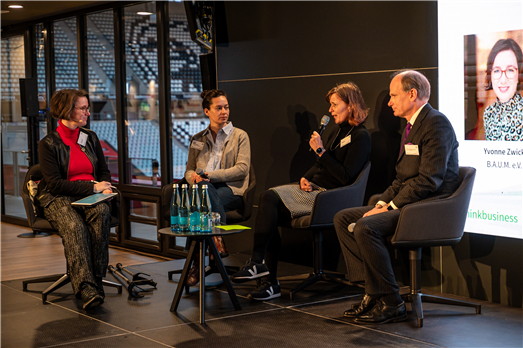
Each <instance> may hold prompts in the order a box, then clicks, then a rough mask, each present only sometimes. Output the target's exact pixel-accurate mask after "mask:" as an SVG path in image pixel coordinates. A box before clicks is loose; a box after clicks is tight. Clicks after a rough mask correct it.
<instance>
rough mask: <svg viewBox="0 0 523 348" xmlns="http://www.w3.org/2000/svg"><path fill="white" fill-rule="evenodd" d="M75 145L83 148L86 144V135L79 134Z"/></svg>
mask: <svg viewBox="0 0 523 348" xmlns="http://www.w3.org/2000/svg"><path fill="white" fill-rule="evenodd" d="M76 143H77V144H78V145H80V146H85V144H86V143H87V134H85V133H84V132H80V134H78V141H77V142H76Z"/></svg>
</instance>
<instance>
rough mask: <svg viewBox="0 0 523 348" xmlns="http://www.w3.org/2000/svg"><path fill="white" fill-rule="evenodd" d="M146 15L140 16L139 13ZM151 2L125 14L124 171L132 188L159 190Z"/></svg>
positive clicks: (132, 7) (153, 35)
mask: <svg viewBox="0 0 523 348" xmlns="http://www.w3.org/2000/svg"><path fill="white" fill-rule="evenodd" d="M140 12H141V13H148V14H146V15H139V14H138V13H140ZM154 13H155V4H154V2H151V3H146V4H140V5H136V6H129V7H126V8H125V11H124V24H125V63H126V65H125V67H126V83H125V86H126V91H125V92H126V96H127V98H126V99H127V105H126V109H125V119H126V121H127V122H126V125H127V134H126V137H127V154H128V160H129V162H128V163H127V169H128V170H129V171H130V175H131V178H132V183H133V184H138V185H147V186H160V185H161V184H160V183H158V180H157V179H158V173H159V167H160V165H161V163H160V128H159V127H160V125H159V123H158V118H159V110H158V107H159V102H158V50H157V46H158V40H157V30H156V15H154Z"/></svg>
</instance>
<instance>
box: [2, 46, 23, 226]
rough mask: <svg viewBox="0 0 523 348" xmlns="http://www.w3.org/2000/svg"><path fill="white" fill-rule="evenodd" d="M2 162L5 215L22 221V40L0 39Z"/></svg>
mask: <svg viewBox="0 0 523 348" xmlns="http://www.w3.org/2000/svg"><path fill="white" fill-rule="evenodd" d="M1 69H2V86H1V88H2V89H1V90H2V94H1V95H2V98H1V102H2V158H3V172H4V187H3V192H4V198H5V205H4V207H5V214H6V215H11V216H16V217H25V210H24V205H23V202H22V197H21V196H20V193H21V192H22V184H23V182H24V178H25V173H26V172H27V168H28V164H29V163H28V156H27V150H28V141H27V119H26V117H22V112H21V104H20V82H19V79H22V78H25V59H24V37H23V36H13V37H9V38H5V39H2V68H1Z"/></svg>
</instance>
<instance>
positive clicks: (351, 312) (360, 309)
mask: <svg viewBox="0 0 523 348" xmlns="http://www.w3.org/2000/svg"><path fill="white" fill-rule="evenodd" d="M376 303H377V300H376V299H373V298H371V297H370V296H369V295H367V294H365V296H363V299H362V300H361V302H360V304H357V305H353V306H352V308H351V309H347V310H346V311H345V313H343V316H344V317H347V318H355V317H357V316H359V315H362V314H365V313H367V312H368V311H370V310H371V309H372V308H373V307H374V306H375V305H376Z"/></svg>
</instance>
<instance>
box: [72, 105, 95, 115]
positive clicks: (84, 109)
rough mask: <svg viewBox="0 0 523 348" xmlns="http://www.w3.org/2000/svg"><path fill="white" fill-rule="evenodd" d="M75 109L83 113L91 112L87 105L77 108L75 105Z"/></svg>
mask: <svg viewBox="0 0 523 348" xmlns="http://www.w3.org/2000/svg"><path fill="white" fill-rule="evenodd" d="M75 109H78V110H80V111H81V112H83V113H84V114H85V113H87V112H91V110H90V108H89V107H88V106H82V107H81V108H77V107H75Z"/></svg>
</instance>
